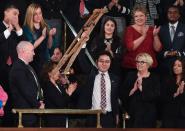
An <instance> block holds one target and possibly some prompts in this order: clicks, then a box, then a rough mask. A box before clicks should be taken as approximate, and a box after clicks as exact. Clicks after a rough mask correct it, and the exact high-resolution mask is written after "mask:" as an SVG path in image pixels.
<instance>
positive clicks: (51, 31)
mask: <svg viewBox="0 0 185 131" xmlns="http://www.w3.org/2000/svg"><path fill="white" fill-rule="evenodd" d="M55 34H56V28H52V29H51V30H50V31H49V35H50V36H54V35H55Z"/></svg>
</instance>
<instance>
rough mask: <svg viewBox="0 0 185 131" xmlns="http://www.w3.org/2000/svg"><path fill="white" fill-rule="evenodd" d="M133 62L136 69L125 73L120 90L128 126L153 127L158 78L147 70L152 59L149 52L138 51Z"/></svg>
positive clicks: (157, 94)
mask: <svg viewBox="0 0 185 131" xmlns="http://www.w3.org/2000/svg"><path fill="white" fill-rule="evenodd" d="M135 64H136V68H137V71H133V72H130V73H129V74H128V75H127V77H126V79H125V81H124V83H123V88H124V90H123V91H122V92H120V98H121V99H122V102H123V104H124V105H125V108H126V111H127V112H128V114H129V115H130V119H129V120H128V127H130V128H155V127H156V117H157V109H156V102H157V101H156V100H157V98H158V97H159V96H160V79H159V77H158V76H157V75H156V74H154V73H153V72H150V71H149V68H150V67H151V66H152V64H153V59H152V57H151V56H150V55H149V54H147V53H139V54H138V55H137V56H136V58H135ZM126 125H127V124H126Z"/></svg>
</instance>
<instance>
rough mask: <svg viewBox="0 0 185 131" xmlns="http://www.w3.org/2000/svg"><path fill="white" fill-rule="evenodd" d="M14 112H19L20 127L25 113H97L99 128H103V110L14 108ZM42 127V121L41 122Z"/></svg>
mask: <svg viewBox="0 0 185 131" xmlns="http://www.w3.org/2000/svg"><path fill="white" fill-rule="evenodd" d="M12 112H13V113H15V114H16V113H18V116H19V118H18V120H19V121H18V128H23V125H22V116H23V114H65V115H72V114H74V115H78V114H79V115H93V114H94V115H97V125H96V127H97V128H101V124H100V114H101V113H102V111H101V110H90V109H87V110H85V109H12ZM66 120H67V119H66ZM40 127H41V123H40Z"/></svg>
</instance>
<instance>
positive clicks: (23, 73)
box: [9, 41, 44, 127]
mask: <svg viewBox="0 0 185 131" xmlns="http://www.w3.org/2000/svg"><path fill="white" fill-rule="evenodd" d="M16 50H17V54H18V59H17V61H15V62H14V63H13V66H12V69H11V71H10V77H9V83H10V91H11V94H12V98H13V108H25V109H26V108H27V109H28V108H44V104H43V103H41V102H40V99H39V98H40V96H41V95H40V92H41V91H40V90H41V89H40V85H39V82H38V79H37V76H36V74H35V72H34V70H33V69H32V68H31V66H30V65H29V63H30V62H31V61H32V60H33V56H34V55H35V53H34V47H33V45H32V44H31V43H30V42H27V41H21V42H20V43H19V44H18V45H17V48H16ZM36 123H37V117H36V116H35V115H24V116H23V126H29V127H30V126H31V127H33V126H37V124H36Z"/></svg>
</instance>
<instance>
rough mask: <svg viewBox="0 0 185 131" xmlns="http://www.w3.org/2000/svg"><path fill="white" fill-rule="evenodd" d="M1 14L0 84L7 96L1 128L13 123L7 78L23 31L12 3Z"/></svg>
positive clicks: (14, 5)
mask: <svg viewBox="0 0 185 131" xmlns="http://www.w3.org/2000/svg"><path fill="white" fill-rule="evenodd" d="M3 14H4V16H3V20H2V21H1V22H0V61H1V64H0V74H3V75H1V76H0V83H1V85H2V87H3V88H4V90H5V91H6V92H7V94H8V96H9V99H8V101H7V104H6V106H5V108H4V110H5V116H4V118H3V126H9V127H11V126H13V124H14V123H13V114H12V112H11V108H12V99H11V96H10V89H9V82H8V78H9V71H10V69H11V66H12V64H13V62H14V61H15V60H16V59H17V52H16V46H17V44H18V42H19V41H20V40H22V39H23V30H22V28H21V26H20V25H19V9H18V7H17V6H16V4H15V3H14V2H10V1H9V2H8V3H7V4H6V6H5V7H4V11H3Z"/></svg>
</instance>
